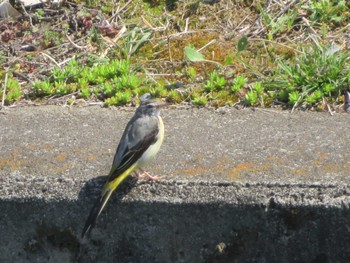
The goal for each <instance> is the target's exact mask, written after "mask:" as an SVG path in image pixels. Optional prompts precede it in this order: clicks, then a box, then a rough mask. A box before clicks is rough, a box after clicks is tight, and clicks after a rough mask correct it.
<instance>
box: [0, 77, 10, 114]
mask: <svg viewBox="0 0 350 263" xmlns="http://www.w3.org/2000/svg"><path fill="white" fill-rule="evenodd" d="M7 79H8V72H7V70H6V73H5V81H4V86H3V87H4V88H3V90H2V99H1V109H4V110H5V94H6V86H7Z"/></svg>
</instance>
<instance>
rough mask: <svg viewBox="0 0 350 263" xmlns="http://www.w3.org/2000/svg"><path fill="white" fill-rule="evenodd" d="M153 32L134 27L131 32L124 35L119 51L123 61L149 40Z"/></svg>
mask: <svg viewBox="0 0 350 263" xmlns="http://www.w3.org/2000/svg"><path fill="white" fill-rule="evenodd" d="M152 34H153V31H152V30H150V29H142V28H139V27H135V28H134V29H133V30H132V31H131V32H129V33H127V34H125V35H124V38H123V44H122V46H121V48H120V49H121V51H122V54H123V57H124V58H125V59H130V58H131V57H132V56H133V55H134V54H135V53H136V52H137V51H138V50H139V48H140V47H141V46H142V45H143V44H144V43H145V42H147V41H149V39H150V38H151V36H152Z"/></svg>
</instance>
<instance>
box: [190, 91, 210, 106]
mask: <svg viewBox="0 0 350 263" xmlns="http://www.w3.org/2000/svg"><path fill="white" fill-rule="evenodd" d="M192 103H193V104H194V105H196V106H205V105H206V104H207V103H208V99H207V97H206V96H204V95H198V94H193V98H192Z"/></svg>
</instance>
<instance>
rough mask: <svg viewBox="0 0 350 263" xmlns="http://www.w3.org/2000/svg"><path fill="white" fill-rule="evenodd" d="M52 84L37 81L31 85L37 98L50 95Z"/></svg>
mask: <svg viewBox="0 0 350 263" xmlns="http://www.w3.org/2000/svg"><path fill="white" fill-rule="evenodd" d="M52 86H53V85H52V83H50V82H49V81H38V82H35V83H34V85H33V88H34V92H35V94H36V95H38V96H46V95H51V94H52V92H53V88H52Z"/></svg>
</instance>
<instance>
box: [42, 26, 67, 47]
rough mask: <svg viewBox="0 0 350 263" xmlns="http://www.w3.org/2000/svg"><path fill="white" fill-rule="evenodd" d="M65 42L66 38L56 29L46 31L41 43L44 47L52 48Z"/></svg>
mask: <svg viewBox="0 0 350 263" xmlns="http://www.w3.org/2000/svg"><path fill="white" fill-rule="evenodd" d="M63 42H64V38H63V36H62V34H61V33H58V32H56V31H50V30H49V31H45V32H44V34H43V37H42V39H41V44H42V45H43V47H44V48H50V47H53V46H58V45H60V44H62V43H63Z"/></svg>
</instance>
